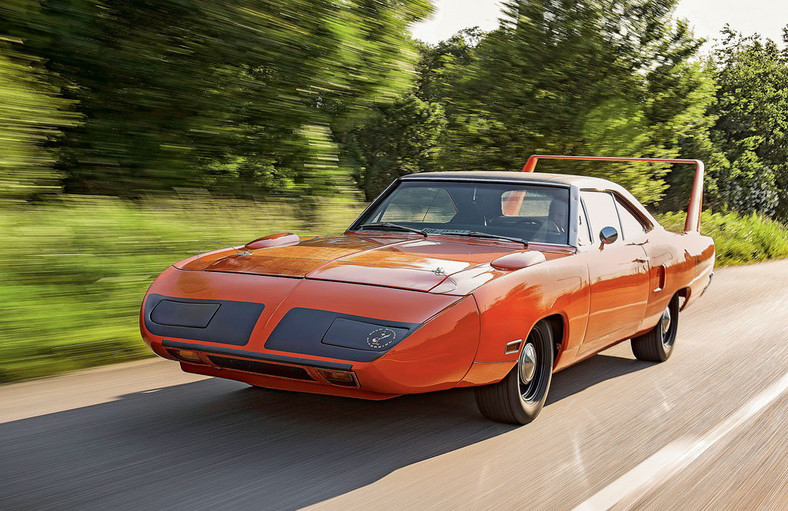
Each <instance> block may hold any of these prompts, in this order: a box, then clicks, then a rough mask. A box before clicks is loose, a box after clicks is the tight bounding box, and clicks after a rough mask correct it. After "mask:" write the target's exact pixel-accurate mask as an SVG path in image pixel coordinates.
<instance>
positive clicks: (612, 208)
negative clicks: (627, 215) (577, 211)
mask: <svg viewBox="0 0 788 511" xmlns="http://www.w3.org/2000/svg"><path fill="white" fill-rule="evenodd" d="M580 197H581V198H582V200H583V204H585V207H586V211H588V220H589V222H590V224H591V240H592V242H597V241H599V232H600V231H601V230H602V229H603V228H604V227H613V228H614V229H615V230H616V231H617V232H618V233H619V237H618V240H619V241H620V240H621V239H622V237H621V222H620V221H619V219H618V211H617V210H616V203H615V201H614V200H613V196H612V195H610V194H609V193H607V192H592V191H582V192H580ZM619 241H616V243H618V242H619Z"/></svg>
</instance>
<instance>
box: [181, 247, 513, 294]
mask: <svg viewBox="0 0 788 511" xmlns="http://www.w3.org/2000/svg"><path fill="white" fill-rule="evenodd" d="M513 252H523V249H522V246H521V245H520V244H518V243H512V242H508V241H503V242H498V241H497V240H486V239H485V240H477V239H464V238H459V237H449V236H434V237H429V238H421V237H419V238H414V237H413V236H410V235H406V236H402V237H400V236H397V235H346V236H328V237H326V236H321V237H315V238H310V239H303V240H300V241H299V242H297V243H295V244H292V245H289V246H278V247H269V248H261V249H258V250H252V251H245V250H243V249H242V248H239V249H229V250H222V251H217V252H213V253H210V254H204V255H201V256H199V257H195V258H191V259H188V260H186V261H183V262H182V263H179V264H178V265H176V267H179V268H181V269H186V270H202V271H210V272H232V273H247V274H255V275H272V276H282V277H298V278H306V279H315V280H328V281H337V282H350V283H356V284H369V285H377V286H386V287H395V288H401V289H409V290H414V291H430V290H433V289H435V288H437V287H438V286H439V285H440V284H442V283H444V282H445V281H447V279H448V277H450V276H452V277H453V278H452V279H448V280H449V281H451V282H452V286H451V287H452V289H455V288H456V287H457V282H456V278H454V276H459V275H462V277H463V279H464V280H468V279H471V280H478V279H482V280H483V281H484V280H489V279H490V278H493V277H494V275H491V268H490V266H489V263H490V262H492V261H494V260H495V259H497V258H499V257H501V256H504V255H506V254H510V253H513ZM493 273H494V272H493ZM485 275H486V276H485ZM479 283H482V282H479ZM443 287H445V286H442V288H443ZM449 291H450V289H449ZM442 292H443V291H442Z"/></svg>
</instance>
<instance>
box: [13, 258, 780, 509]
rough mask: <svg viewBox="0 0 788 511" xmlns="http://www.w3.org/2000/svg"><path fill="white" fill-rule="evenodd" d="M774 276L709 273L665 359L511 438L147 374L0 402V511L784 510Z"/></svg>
mask: <svg viewBox="0 0 788 511" xmlns="http://www.w3.org/2000/svg"><path fill="white" fill-rule="evenodd" d="M786 375H788V260H783V261H776V262H770V263H765V264H759V265H754V266H748V267H740V268H731V269H722V270H719V271H718V272H717V276H716V277H715V279H714V282H713V284H712V286H711V288H710V289H709V291H708V292H707V293H706V295H705V296H704V297H703V298H702V299H701V300H700V301H699V302H698V303H696V304H695V305H694V306H693V307H690V308H689V309H688V310H687V311H686V312H685V313H683V314H682V316H681V320H680V325H679V338H678V341H677V346H676V350H675V351H674V353H673V357H672V358H671V359H670V360H669V361H668V362H666V363H664V364H649V363H643V362H638V361H636V360H635V359H634V357H633V356H632V354H631V352H630V350H629V344H628V343H624V344H621V345H619V346H617V347H614V348H612V349H610V350H608V351H606V352H604V353H602V354H600V355H597V356H595V357H593V358H591V359H589V360H587V361H585V362H583V363H581V364H579V365H577V366H575V367H572V368H570V369H567V370H565V371H563V372H561V373H558V374H557V375H556V376H555V378H554V379H553V387H552V389H551V390H550V397H549V400H548V404H547V406H546V407H545V409H544V411H543V412H542V414H541V415H540V416H539V418H538V419H537V420H536V421H535V422H534V423H532V424H530V425H528V426H524V427H513V426H507V425H500V424H496V423H492V422H488V421H486V420H485V419H483V418H482V417H481V416H480V415H479V413H478V412H477V410H476V407H475V404H474V401H473V394H472V392H470V391H468V390H460V391H449V392H441V393H434V394H429V395H421V396H408V397H403V398H398V399H394V400H390V401H386V402H379V403H374V402H364V401H354V400H348V399H340V398H331V397H323V396H311V395H299V394H292V393H285V392H276V391H266V390H257V389H252V388H248V387H246V386H244V385H242V384H238V383H234V382H229V381H222V380H215V379H208V378H202V377H195V376H191V375H186V374H183V373H181V372H180V370H179V368H178V367H177V365H176V364H175V363H172V362H167V361H161V360H151V361H144V362H138V363H131V364H124V365H120V366H114V367H107V368H102V369H97V370H92V371H86V372H82V373H76V374H72V375H67V376H63V377H58V378H52V379H47V380H40V381H33V382H27V383H22V384H16V385H6V386H3V387H0V509H2V510H6V511H11V510H28V509H30V510H49V509H58V510H60V509H63V510H102V511H105V510H125V509H128V510H142V509H155V510H169V509H183V510H190V511H193V510H203V509H232V510H234V511H239V510H246V509H255V510H259V509H296V508H303V507H310V506H311V508H314V509H336V510H347V509H376V510H377V509H474V510H475V509H573V508H578V509H607V508H611V507H612V508H614V509H625V508H634V509H654V510H665V509H692V510H698V509H709V510H719V509H737V510H738V509H775V510H785V509H788V427H787V426H788V390H787V389H788V376H786Z"/></svg>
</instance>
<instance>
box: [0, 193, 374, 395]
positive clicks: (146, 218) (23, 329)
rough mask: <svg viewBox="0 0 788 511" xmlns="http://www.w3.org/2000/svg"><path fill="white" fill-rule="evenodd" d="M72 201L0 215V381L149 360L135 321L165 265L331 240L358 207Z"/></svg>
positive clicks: (344, 203) (348, 203)
mask: <svg viewBox="0 0 788 511" xmlns="http://www.w3.org/2000/svg"><path fill="white" fill-rule="evenodd" d="M312 200H313V202H314V203H313V204H311V205H310V207H308V208H303V207H301V206H299V205H298V204H295V203H292V202H291V203H288V202H283V201H278V202H269V203H252V202H244V201H227V200H218V201H217V200H211V201H208V200H197V199H195V198H194V197H190V198H188V199H182V200H175V199H174V200H162V201H150V202H147V203H145V204H143V205H134V204H129V203H127V202H123V201H120V200H118V199H109V198H84V197H83V198H71V199H64V200H62V201H61V202H58V203H55V204H47V205H42V206H34V207H30V206H26V207H22V206H4V207H2V208H0V247H2V248H0V253H2V255H3V257H2V265H0V301H2V303H3V314H0V383H2V382H10V381H18V380H23V379H28V378H35V377H40V376H45V375H49V374H54V373H59V372H63V371H68V370H73V369H79V368H84V367H89V366H93V365H98V364H105V363H110V362H116V361H125V360H132V359H135V358H141V357H145V356H149V355H150V352H149V350H148V349H147V347H146V346H145V345H144V344H143V343H142V341H141V339H140V336H139V326H138V323H137V321H138V320H137V315H138V311H139V306H140V302H141V300H142V297H143V295H144V294H145V290H146V289H147V288H148V286H149V285H150V283H151V282H152V281H153V279H154V278H155V277H156V276H157V275H158V274H159V273H160V272H161V271H162V270H163V269H165V268H166V267H167V266H168V265H170V264H172V263H174V262H176V261H178V260H180V259H184V258H186V257H189V256H192V255H194V254H196V253H198V252H199V251H201V250H211V249H215V248H219V246H229V245H237V244H242V243H245V242H247V241H251V240H253V239H255V238H258V237H260V236H264V235H266V234H271V233H275V232H282V231H291V232H296V233H298V234H301V235H305V234H326V233H340V232H342V231H343V230H344V229H345V228H346V227H347V226H348V225H349V224H350V222H351V221H352V220H353V219H354V218H355V217H356V215H357V214H358V212H359V211H360V209H361V207H362V206H363V204H361V203H359V202H356V201H354V200H352V199H345V200H343V199H342V198H341V197H340V198H332V199H331V200H330V201H326V200H323V201H321V199H317V198H315V199H312Z"/></svg>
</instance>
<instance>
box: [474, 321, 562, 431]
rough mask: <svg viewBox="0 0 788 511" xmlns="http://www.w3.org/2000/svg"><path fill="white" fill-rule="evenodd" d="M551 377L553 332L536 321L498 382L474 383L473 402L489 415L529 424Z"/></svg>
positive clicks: (493, 417)
mask: <svg viewBox="0 0 788 511" xmlns="http://www.w3.org/2000/svg"><path fill="white" fill-rule="evenodd" d="M552 377H553V332H552V330H551V329H550V326H549V325H548V324H547V323H546V322H541V323H538V324H537V325H536V326H535V327H534V329H533V330H532V331H531V333H530V334H529V335H528V338H527V339H526V341H525V344H524V346H523V347H522V348H521V350H520V357H519V359H518V360H517V365H515V366H514V369H512V370H511V372H510V373H509V374H508V375H506V377H505V378H504V379H503V380H501V381H500V382H498V383H494V384H492V385H485V386H483V387H476V389H475V394H476V405H477V406H478V407H479V411H480V412H482V415H484V416H485V417H487V418H488V419H491V420H494V421H498V422H507V423H510V424H528V423H529V422H531V421H532V420H534V419H535V418H536V416H537V415H539V412H541V411H542V407H543V406H544V402H545V400H546V399H547V391H548V390H549V389H550V381H551V380H552Z"/></svg>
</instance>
